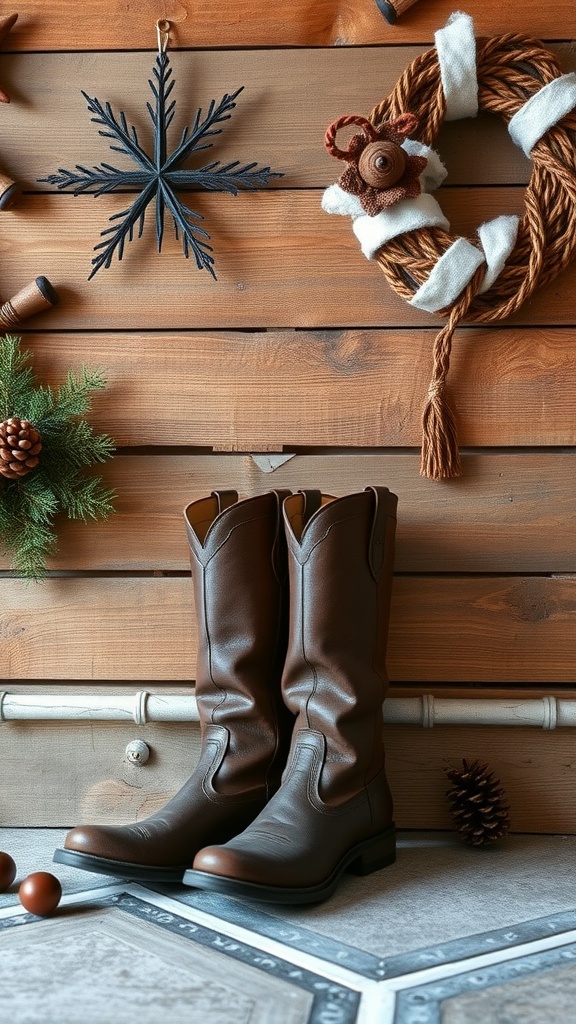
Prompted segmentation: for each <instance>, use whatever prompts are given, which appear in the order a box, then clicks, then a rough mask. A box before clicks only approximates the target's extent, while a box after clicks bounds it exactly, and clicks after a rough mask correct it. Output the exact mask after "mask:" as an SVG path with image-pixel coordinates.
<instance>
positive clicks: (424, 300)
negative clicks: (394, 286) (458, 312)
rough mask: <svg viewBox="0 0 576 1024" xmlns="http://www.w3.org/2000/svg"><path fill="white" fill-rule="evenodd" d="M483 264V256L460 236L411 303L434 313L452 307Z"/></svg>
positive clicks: (444, 254) (443, 255) (447, 250)
mask: <svg viewBox="0 0 576 1024" xmlns="http://www.w3.org/2000/svg"><path fill="white" fill-rule="evenodd" d="M483 263H484V255H483V253H481V252H480V249H477V248H476V246H475V245H472V243H471V242H469V241H468V239H466V238H457V239H456V241H455V242H452V245H451V246H450V248H449V249H446V252H445V253H443V254H442V256H441V257H440V259H439V260H438V262H437V263H436V264H435V265H434V267H433V268H432V271H431V273H430V276H429V277H428V279H427V280H426V281H424V284H421V285H420V287H419V289H418V291H417V292H416V293H415V294H414V295H413V296H412V298H411V299H410V305H411V306H417V308H418V309H425V310H427V312H428V313H435V312H436V310H438V309H443V308H444V306H450V305H452V303H453V302H454V301H455V300H456V299H457V298H458V296H459V295H460V292H461V291H462V290H463V289H464V288H465V287H466V285H467V284H468V282H469V280H470V278H471V277H472V275H473V274H474V273H475V272H476V271H477V270H478V267H480V266H481V265H482V264H483Z"/></svg>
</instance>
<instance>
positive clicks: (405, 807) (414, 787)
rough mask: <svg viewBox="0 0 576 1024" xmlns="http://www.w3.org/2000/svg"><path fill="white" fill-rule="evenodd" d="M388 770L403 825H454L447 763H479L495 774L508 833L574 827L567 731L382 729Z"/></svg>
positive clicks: (571, 742) (399, 822)
mask: <svg viewBox="0 0 576 1024" xmlns="http://www.w3.org/2000/svg"><path fill="white" fill-rule="evenodd" d="M384 736H385V743H386V774H387V776H388V780H389V782H390V788H391V790H392V793H393V795H394V804H395V809H394V817H395V820H396V824H397V825H398V826H399V827H400V828H440V829H453V827H454V826H453V821H452V818H451V816H450V813H449V810H448V804H447V801H446V795H445V794H446V789H447V782H446V776H445V775H444V771H443V768H444V765H446V763H451V764H453V765H455V766H457V765H461V764H462V759H463V758H466V760H468V761H474V760H476V759H478V760H480V762H481V763H482V764H489V765H490V770H491V771H494V773H495V776H496V778H498V779H500V781H501V782H502V786H503V787H504V790H505V793H506V796H507V799H508V801H509V803H510V806H511V832H544V833H549V832H552V833H553V832H571V833H574V832H576V803H575V801H574V783H575V770H574V758H573V750H574V739H573V736H572V733H571V730H569V729H562V730H558V731H556V730H555V731H554V732H545V731H544V730H539V729H520V728H518V729H516V728H514V729H503V728H499V729H498V728H490V727H482V728H474V727H471V728H458V729H456V728H454V729H453V728H434V729H415V728H411V727H409V726H394V728H392V727H387V728H385V730H384Z"/></svg>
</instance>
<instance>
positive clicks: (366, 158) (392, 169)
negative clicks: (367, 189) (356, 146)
mask: <svg viewBox="0 0 576 1024" xmlns="http://www.w3.org/2000/svg"><path fill="white" fill-rule="evenodd" d="M358 170H359V172H360V177H361V178H362V179H363V181H365V182H366V184H367V185H371V186H372V188H379V189H385V188H392V185H395V184H396V182H397V181H399V180H400V178H401V177H402V175H403V174H404V171H405V170H406V154H405V152H404V150H403V149H402V147H401V146H397V145H396V143H395V142H390V141H388V140H386V139H381V140H379V141H376V142H371V143H370V144H369V145H368V146H366V149H364V150H363V151H362V153H361V154H360V160H359V161H358Z"/></svg>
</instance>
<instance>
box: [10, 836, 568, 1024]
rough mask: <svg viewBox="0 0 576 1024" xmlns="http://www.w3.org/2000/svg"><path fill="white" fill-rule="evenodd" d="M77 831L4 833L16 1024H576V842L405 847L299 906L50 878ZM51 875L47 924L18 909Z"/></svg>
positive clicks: (548, 839)
mask: <svg viewBox="0 0 576 1024" xmlns="http://www.w3.org/2000/svg"><path fill="white" fill-rule="evenodd" d="M64 834H65V831H64V830H62V829H0V849H4V850H6V851H7V852H9V853H11V855H12V856H13V857H14V859H15V860H16V863H17V865H18V868H19V872H18V879H17V881H16V883H14V885H13V886H12V887H11V890H10V891H9V892H7V893H4V894H0V1007H1V1013H0V1019H1V1020H2V1021H4V1020H6V1022H7V1024H8V1022H9V1024H77V1022H81V1024H108V1022H110V1024H112V1022H114V1024H124V1022H126V1024H128V1022H130V1024H132V1022H133V1021H138V1024H157V1022H158V1021H165V1022H166V1024H180V1022H182V1024H196V1022H198V1024H484V1022H490V1024H517V1022H518V1024H520V1022H522V1024H549V1022H550V1021H552V1020H555V1021H559V1022H561V1024H572V1022H574V1024H576V1000H575V999H574V995H575V994H576V882H575V877H576V876H575V872H574V865H575V862H576V860H575V859H576V837H573V836H568V837H567V836H530V835H525V836H509V837H508V838H507V839H506V840H505V841H504V842H502V843H501V844H500V845H499V846H494V847H493V848H487V849H480V850H472V849H468V848H466V847H464V846H463V845H462V844H461V843H460V842H459V841H458V840H457V839H456V838H455V837H454V836H453V835H451V834H449V833H408V832H406V833H401V835H400V837H399V845H398V860H397V862H396V864H395V865H393V866H392V867H390V868H387V869H385V870H384V871H381V872H378V873H376V874H374V875H372V876H369V877H368V878H358V877H355V876H346V878H345V879H344V881H343V882H342V885H341V886H340V888H339V890H338V892H337V893H336V895H335V896H334V897H333V898H332V899H331V900H329V901H328V902H326V903H324V904H320V905H319V906H315V907H302V908H288V907H275V906H271V905H263V904H248V903H240V902H239V901H236V900H231V899H227V898H225V897H221V896H217V895H212V894H210V893H200V892H195V891H194V890H192V889H186V888H184V887H180V886H167V885H164V886H154V887H143V886H140V885H136V884H133V883H126V882H124V881H123V880H122V879H120V878H119V879H112V878H106V877H104V876H98V875H95V874H91V873H87V872H82V871H79V870H77V869H74V868H66V867H65V866H64V865H52V862H51V861H52V852H53V850H54V848H55V847H56V846H57V845H59V844H60V843H61V842H62V839H63V837H64ZM35 870H52V871H53V873H55V874H57V875H58V877H59V878H60V880H61V882H62V885H63V890H64V896H63V900H62V903H61V905H60V908H59V909H58V911H57V912H56V914H55V915H54V916H53V917H52V918H49V919H44V920H41V919H38V918H34V917H33V916H32V915H30V914H27V913H25V912H24V911H23V909H22V908H21V907H20V905H19V902H18V898H17V883H18V880H21V879H22V878H23V877H24V876H25V875H26V874H28V873H29V872H31V871H35Z"/></svg>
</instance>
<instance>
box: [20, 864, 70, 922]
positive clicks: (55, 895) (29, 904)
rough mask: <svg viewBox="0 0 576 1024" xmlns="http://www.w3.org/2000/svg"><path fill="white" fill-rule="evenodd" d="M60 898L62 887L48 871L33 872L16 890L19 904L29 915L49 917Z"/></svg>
mask: <svg viewBox="0 0 576 1024" xmlns="http://www.w3.org/2000/svg"><path fill="white" fill-rule="evenodd" d="M61 896H62V886H61V885H60V882H59V881H58V879H57V878H56V877H55V876H54V875H51V874H50V873H49V872H48V871H35V872H33V874H31V875H28V877H27V878H25V879H24V881H23V882H22V885H21V886H20V888H19V890H18V897H19V899H20V903H21V904H22V906H23V907H25V909H26V910H28V911H29V912H30V913H31V914H36V915H37V916H38V917H49V916H50V914H53V913H54V911H55V910H56V907H57V906H58V904H59V902H60V897H61Z"/></svg>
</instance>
